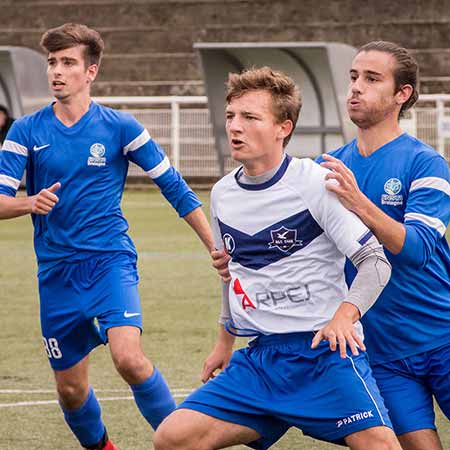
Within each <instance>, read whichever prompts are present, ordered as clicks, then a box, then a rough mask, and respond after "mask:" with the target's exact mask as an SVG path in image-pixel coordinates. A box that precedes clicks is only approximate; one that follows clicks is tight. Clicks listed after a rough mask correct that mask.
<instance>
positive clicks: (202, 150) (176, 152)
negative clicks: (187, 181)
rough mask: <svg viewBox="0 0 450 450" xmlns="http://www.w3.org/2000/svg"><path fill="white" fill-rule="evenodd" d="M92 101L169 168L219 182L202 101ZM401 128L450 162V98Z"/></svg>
mask: <svg viewBox="0 0 450 450" xmlns="http://www.w3.org/2000/svg"><path fill="white" fill-rule="evenodd" d="M95 100H96V101H98V102H99V103H102V104H106V105H110V106H112V107H115V108H120V109H121V110H124V111H128V112H130V113H131V114H133V115H134V116H135V117H136V118H137V119H138V120H139V121H140V122H141V123H142V124H144V126H145V127H147V129H148V130H149V132H150V134H151V136H152V137H153V138H154V139H155V140H156V141H157V142H158V143H159V144H160V145H161V146H162V147H164V149H165V151H166V153H167V155H168V156H169V158H170V160H171V162H172V164H173V165H174V166H175V167H176V168H177V169H178V170H180V171H181V173H183V175H184V176H185V177H188V178H192V179H214V178H218V177H219V176H220V169H219V163H218V158H217V151H216V147H215V142H214V136H213V129H212V125H211V123H210V119H209V111H208V108H207V98H206V97H205V96H187V97H180V96H166V97H96V98H95ZM300 120H301V118H300ZM401 126H402V128H403V129H404V130H405V131H407V132H409V133H410V134H412V135H414V136H416V137H417V138H419V139H421V140H423V141H424V142H426V143H427V144H429V145H431V146H432V147H434V148H435V149H436V150H437V151H438V152H439V153H440V154H442V155H443V156H444V157H445V158H446V159H447V161H449V162H450V95H444V94H429V95H422V96H421V97H420V99H419V101H418V102H417V104H416V106H415V108H414V109H412V110H411V111H408V112H407V113H406V116H405V118H403V119H402V121H401ZM330 150H332V149H330ZM233 167H234V163H233V161H232V160H231V159H230V158H227V159H226V171H229V170H231V169H232V168H233ZM144 175H145V174H144V172H143V171H142V170H141V169H140V168H139V167H137V166H135V165H131V166H130V170H129V175H128V176H129V177H140V176H144Z"/></svg>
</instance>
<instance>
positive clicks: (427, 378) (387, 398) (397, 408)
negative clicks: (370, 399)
mask: <svg viewBox="0 0 450 450" xmlns="http://www.w3.org/2000/svg"><path fill="white" fill-rule="evenodd" d="M372 371H373V375H374V377H375V379H376V380H377V384H378V387H379V388H380V392H381V395H382V396H383V398H384V402H385V404H386V407H387V408H388V410H389V415H390V417H391V420H392V424H393V426H394V431H395V433H396V434H398V435H400V434H403V433H408V432H410V431H416V430H423V429H427V428H431V429H436V425H435V422H434V420H435V416H434V406H433V396H434V397H435V398H436V401H437V402H438V404H439V406H440V407H441V409H442V411H443V413H444V414H445V415H446V416H447V418H448V419H450V344H447V345H445V346H442V347H439V348H436V349H434V350H430V351H427V352H424V353H420V354H418V355H414V356H410V357H409V358H405V359H400V360H397V361H393V362H388V363H384V364H377V365H374V366H373V367H372Z"/></svg>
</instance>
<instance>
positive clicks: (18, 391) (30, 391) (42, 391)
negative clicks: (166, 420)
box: [0, 388, 192, 394]
mask: <svg viewBox="0 0 450 450" xmlns="http://www.w3.org/2000/svg"><path fill="white" fill-rule="evenodd" d="M94 391H95V392H130V389H126V388H123V389H94ZM55 392H56V390H55V389H0V394H54V393H55ZM171 392H174V393H178V394H180V393H190V392H192V389H190V388H176V389H171Z"/></svg>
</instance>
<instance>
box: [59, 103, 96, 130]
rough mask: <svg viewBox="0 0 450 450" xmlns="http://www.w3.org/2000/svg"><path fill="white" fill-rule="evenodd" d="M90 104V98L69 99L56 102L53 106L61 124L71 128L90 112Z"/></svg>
mask: <svg viewBox="0 0 450 450" xmlns="http://www.w3.org/2000/svg"><path fill="white" fill-rule="evenodd" d="M90 104H91V97H90V96H83V97H82V98H77V99H69V100H68V101H60V100H56V102H55V103H54V104H53V112H54V113H55V115H56V117H57V118H58V120H59V121H60V122H62V123H63V124H64V125H66V126H67V127H70V126H72V125H75V124H76V123H77V122H78V121H79V120H80V119H81V118H82V117H83V116H84V115H85V114H86V113H87V112H88V111H89V107H90Z"/></svg>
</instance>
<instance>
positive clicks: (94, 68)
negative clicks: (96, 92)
mask: <svg viewBox="0 0 450 450" xmlns="http://www.w3.org/2000/svg"><path fill="white" fill-rule="evenodd" d="M97 73H98V65H97V64H91V65H90V66H89V67H88V68H87V76H88V82H89V83H92V82H93V81H94V80H95V78H96V76H97Z"/></svg>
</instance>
